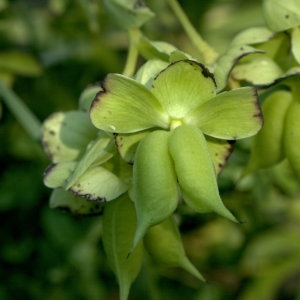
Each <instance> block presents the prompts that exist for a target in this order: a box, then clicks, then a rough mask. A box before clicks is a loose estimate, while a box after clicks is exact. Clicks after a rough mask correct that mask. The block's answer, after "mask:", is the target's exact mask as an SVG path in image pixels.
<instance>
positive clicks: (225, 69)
mask: <svg viewBox="0 0 300 300" xmlns="http://www.w3.org/2000/svg"><path fill="white" fill-rule="evenodd" d="M253 53H263V51H261V50H258V49H255V48H253V47H250V46H247V45H233V46H232V47H230V48H229V50H228V51H227V52H226V53H225V54H224V55H222V56H220V58H219V59H218V60H217V62H216V66H215V70H214V76H215V80H216V84H217V91H218V92H219V91H221V90H223V89H224V88H225V87H226V85H227V82H228V78H229V75H230V72H231V71H232V69H233V68H234V66H235V65H236V64H237V63H238V61H239V60H240V59H242V58H243V57H245V56H247V55H249V54H253Z"/></svg>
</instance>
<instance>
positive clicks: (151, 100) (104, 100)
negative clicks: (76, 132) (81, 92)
mask: <svg viewBox="0 0 300 300" xmlns="http://www.w3.org/2000/svg"><path fill="white" fill-rule="evenodd" d="M90 117H91V120H92V123H93V124H94V125H95V126H96V127H97V128H99V129H102V130H105V131H108V132H118V133H131V132H136V131H140V130H144V129H148V128H151V127H162V128H167V126H168V123H169V122H168V121H169V118H168V116H167V115H166V114H165V113H164V112H163V110H162V107H161V105H160V103H159V102H158V101H157V99H156V98H155V96H153V94H152V93H151V92H150V91H149V90H148V89H147V88H146V87H145V86H143V85H142V84H140V83H138V82H136V81H135V80H133V79H131V78H129V77H126V76H123V75H120V74H109V75H108V76H107V77H106V78H105V81H104V83H103V91H102V92H100V93H99V94H98V95H97V96H96V98H95V100H94V101H93V103H92V107H91V110H90Z"/></svg>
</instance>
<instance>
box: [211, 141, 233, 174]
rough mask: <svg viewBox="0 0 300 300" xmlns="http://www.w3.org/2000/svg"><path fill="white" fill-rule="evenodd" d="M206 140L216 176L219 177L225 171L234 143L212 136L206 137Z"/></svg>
mask: <svg viewBox="0 0 300 300" xmlns="http://www.w3.org/2000/svg"><path fill="white" fill-rule="evenodd" d="M205 139H206V142H207V148H208V151H209V154H210V156H211V159H212V161H213V164H214V167H215V171H216V174H217V175H218V174H220V173H221V171H222V170H223V168H224V165H225V163H226V161H227V159H228V158H229V156H230V154H231V152H232V150H233V141H226V140H220V139H215V138H213V137H210V136H206V137H205Z"/></svg>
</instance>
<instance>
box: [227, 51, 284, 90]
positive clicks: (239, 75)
mask: <svg viewBox="0 0 300 300" xmlns="http://www.w3.org/2000/svg"><path fill="white" fill-rule="evenodd" d="M231 74H232V77H233V78H234V79H236V80H244V81H247V82H250V83H252V84H255V85H265V84H270V83H272V82H273V81H274V80H276V79H277V78H278V77H280V76H281V75H282V74H283V71H282V70H281V68H280V67H279V66H278V64H277V63H275V62H274V61H273V60H272V59H270V58H269V57H267V56H262V57H257V58H255V59H253V60H251V61H250V62H246V63H242V64H239V65H237V66H236V67H235V68H234V69H233V71H232V73H231Z"/></svg>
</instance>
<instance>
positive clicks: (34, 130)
mask: <svg viewBox="0 0 300 300" xmlns="http://www.w3.org/2000/svg"><path fill="white" fill-rule="evenodd" d="M0 96H2V98H3V101H4V103H5V104H6V106H7V107H8V108H9V109H10V111H11V112H12V113H13V114H14V115H15V117H16V119H17V120H18V121H19V122H20V123H21V125H22V126H23V128H24V129H25V130H26V131H27V133H28V134H29V135H30V136H31V137H32V138H33V139H34V140H39V139H40V130H41V123H40V121H39V120H38V119H37V118H36V116H35V115H34V114H33V113H32V112H31V111H30V110H29V109H28V107H27V106H26V105H25V104H24V103H23V102H22V100H21V99H20V98H19V97H18V96H17V95H16V94H15V93H14V92H13V91H12V90H11V89H9V88H7V87H6V86H5V85H4V84H3V83H2V82H1V81H0Z"/></svg>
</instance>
